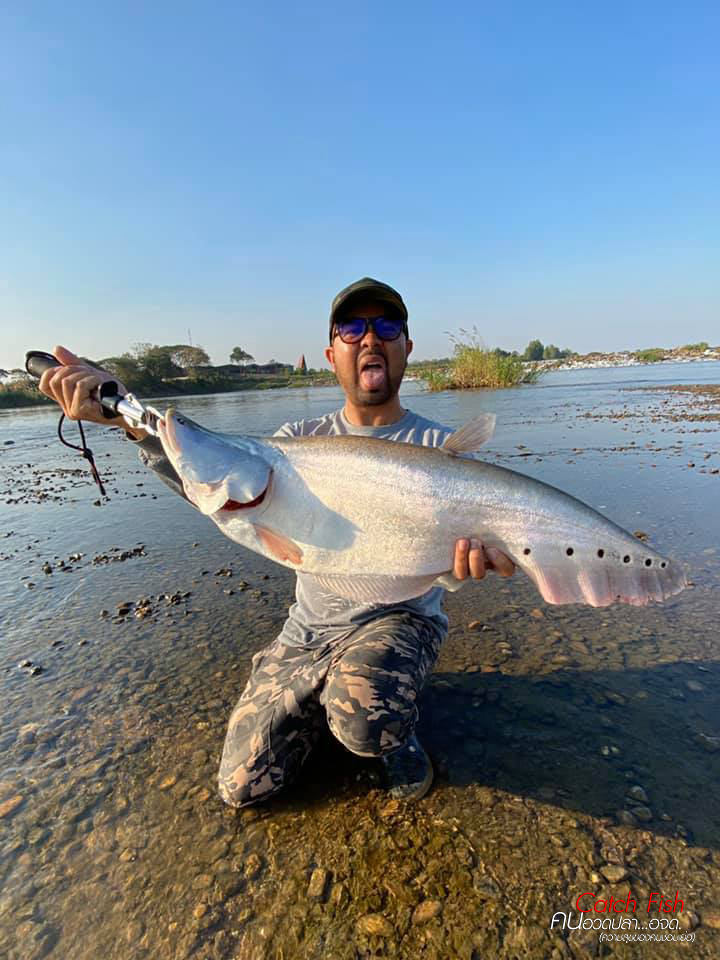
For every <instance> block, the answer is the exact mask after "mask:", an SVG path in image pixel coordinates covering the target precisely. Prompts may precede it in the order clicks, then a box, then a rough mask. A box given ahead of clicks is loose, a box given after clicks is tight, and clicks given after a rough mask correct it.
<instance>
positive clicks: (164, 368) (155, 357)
mask: <svg viewBox="0 0 720 960" xmlns="http://www.w3.org/2000/svg"><path fill="white" fill-rule="evenodd" d="M132 352H133V353H134V355H135V359H136V360H137V362H138V365H139V366H140V369H141V370H144V371H145V372H146V373H147V374H149V375H150V376H151V377H153V378H154V379H156V380H165V379H167V378H169V377H177V376H180V374H181V373H182V370H181V369H180V367H179V366H178V365H177V364H176V363H174V362H173V359H172V348H171V347H160V346H158V345H157V344H150V343H136V344H134V345H133V350H132Z"/></svg>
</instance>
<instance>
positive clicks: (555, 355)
mask: <svg viewBox="0 0 720 960" xmlns="http://www.w3.org/2000/svg"><path fill="white" fill-rule="evenodd" d="M493 352H494V353H496V354H497V355H498V356H499V357H520V359H521V360H535V361H537V360H564V359H565V357H572V356H573V355H574V351H573V350H570V349H569V348H568V347H566V348H565V349H564V350H561V349H560V348H559V347H556V346H555V344H554V343H549V344H548V345H547V346H543V343H542V341H541V340H531V341H530V343H529V344H528V345H527V346H526V347H525V350H524V351H523V353H518V351H517V350H513V351H512V352H510V351H509V350H502V349H501V348H500V347H496V348H495V350H494V351H493Z"/></svg>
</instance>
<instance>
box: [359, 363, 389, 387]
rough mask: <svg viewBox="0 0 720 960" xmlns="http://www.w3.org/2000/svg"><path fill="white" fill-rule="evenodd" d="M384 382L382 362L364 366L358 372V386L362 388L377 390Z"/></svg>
mask: <svg viewBox="0 0 720 960" xmlns="http://www.w3.org/2000/svg"><path fill="white" fill-rule="evenodd" d="M384 383H385V367H384V365H383V364H378V365H377V366H370V367H365V369H364V370H361V372H360V386H361V387H362V388H363V389H364V390H377V389H378V387H382V386H383V384H384Z"/></svg>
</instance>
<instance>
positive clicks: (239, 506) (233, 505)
mask: <svg viewBox="0 0 720 960" xmlns="http://www.w3.org/2000/svg"><path fill="white" fill-rule="evenodd" d="M269 489H270V484H268V485H267V487H265V489H264V490H263V492H262V493H261V494H260V496H259V497H255V499H254V500H249V501H248V502H247V503H240V501H239V500H226V501H225V503H224V504H223V505H222V506H221V507H220V510H252V508H253V507H259V506H260V504H261V503H262V502H263V500H264V499H265V497H266V495H267V492H268V490H269Z"/></svg>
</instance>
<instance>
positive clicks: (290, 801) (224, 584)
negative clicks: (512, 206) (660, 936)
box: [0, 391, 720, 960]
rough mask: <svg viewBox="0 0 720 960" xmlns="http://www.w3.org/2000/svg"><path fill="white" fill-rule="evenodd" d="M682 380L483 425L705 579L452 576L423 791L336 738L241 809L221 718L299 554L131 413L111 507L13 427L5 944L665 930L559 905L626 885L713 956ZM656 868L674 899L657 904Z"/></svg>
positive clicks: (268, 628)
mask: <svg viewBox="0 0 720 960" xmlns="http://www.w3.org/2000/svg"><path fill="white" fill-rule="evenodd" d="M688 396H689V398H690V402H692V393H690V394H688V395H685V393H684V392H681V391H676V392H673V391H667V392H666V393H664V394H652V395H647V394H645V395H641V394H637V393H636V394H633V396H632V397H628V395H626V394H623V393H621V392H620V391H617V393H616V395H615V396H614V397H613V398H612V402H611V403H610V404H609V406H607V407H596V408H594V409H593V410H585V411H584V412H586V413H590V414H592V416H591V417H588V418H587V419H585V420H582V419H580V417H581V416H582V413H581V412H580V413H579V412H578V408H576V407H572V406H567V407H563V406H562V405H558V406H557V407H556V408H555V409H552V410H551V411H549V413H548V417H549V419H550V420H551V421H552V423H551V428H550V427H548V428H547V429H545V430H544V432H543V431H541V430H539V428H538V429H537V430H534V429H533V427H532V425H530V426H529V427H528V430H527V431H526V432H523V433H522V435H520V436H519V438H517V440H516V442H514V443H510V442H505V443H503V442H498V443H497V444H495V445H493V444H491V445H490V447H491V448H490V449H489V450H488V457H489V458H490V459H494V460H496V462H499V463H502V464H504V465H509V466H511V467H513V468H516V469H519V470H522V471H524V472H527V473H533V474H534V475H537V476H542V477H543V478H544V479H549V480H550V481H551V482H556V483H560V485H562V486H564V487H565V488H566V489H571V490H572V492H578V493H580V494H583V495H586V497H587V499H588V500H590V502H593V503H594V505H595V506H597V507H604V506H605V505H606V504H607V505H608V506H609V507H611V509H609V510H608V513H609V515H612V516H613V517H614V518H616V519H618V520H619V521H620V522H622V523H624V525H626V526H628V528H629V529H637V532H638V533H641V532H642V533H646V534H649V535H650V538H651V540H654V541H655V542H656V543H657V544H658V545H659V546H661V547H662V548H663V549H664V550H666V552H668V553H670V554H671V555H673V556H674V557H676V558H678V559H681V560H682V561H683V562H684V563H685V564H686V565H687V569H688V573H689V576H690V578H691V580H692V587H691V588H690V589H689V590H687V591H686V592H685V593H683V594H682V595H680V596H679V597H677V598H675V599H674V600H673V601H672V602H670V603H668V604H666V605H664V606H662V607H651V608H645V609H636V608H629V607H613V608H610V609H606V610H591V609H589V608H584V607H581V608H576V607H549V606H547V605H545V604H544V603H543V602H542V601H541V600H540V598H539V596H538V595H537V593H536V592H535V591H534V589H533V588H532V586H531V585H530V584H529V583H528V582H527V581H525V580H524V578H522V577H521V576H516V577H515V578H513V580H512V581H510V582H507V583H506V582H502V581H499V580H497V579H493V578H490V577H489V578H488V579H487V580H486V581H485V582H483V583H482V584H477V585H471V586H469V587H467V588H464V589H463V590H462V591H460V593H458V594H455V595H451V596H449V597H448V600H447V602H446V609H447V611H448V614H449V616H450V620H451V630H450V635H449V637H448V641H447V642H446V644H445V645H444V648H443V650H442V653H441V656H440V660H439V662H438V664H437V667H436V670H435V672H434V673H433V675H432V678H431V680H430V682H429V684H428V687H427V689H426V691H425V693H424V695H423V701H422V705H421V720H420V725H419V733H420V736H421V739H422V740H423V742H424V743H425V744H426V746H427V748H428V751H429V752H430V754H431V756H432V758H433V761H434V764H435V768H436V781H435V785H434V787H433V789H432V791H431V793H430V794H429V795H428V796H427V797H426V798H425V799H424V800H423V801H422V802H420V803H419V804H417V805H415V806H410V805H405V804H401V803H397V802H394V801H391V800H389V799H388V797H387V796H386V795H385V794H384V793H383V791H382V790H381V789H380V786H379V783H378V777H377V770H376V768H375V766H374V765H373V764H372V763H369V762H367V761H363V760H361V759H360V758H356V757H353V756H352V755H350V754H348V753H347V752H346V751H344V750H343V749H342V748H341V747H340V746H339V745H337V744H335V743H334V742H333V741H332V738H331V737H330V736H329V735H328V737H327V739H326V742H324V743H323V744H322V745H321V746H320V747H319V748H318V749H317V751H316V753H315V755H314V756H313V758H312V759H311V761H310V763H309V764H308V766H307V768H306V769H305V771H304V774H303V776H302V777H301V779H300V781H299V782H298V783H297V784H296V785H295V786H293V787H291V788H289V789H288V790H287V791H286V792H285V793H283V794H281V795H280V796H278V797H277V798H275V799H273V800H271V801H270V802H268V803H266V804H264V805H262V806H258V807H256V808H249V809H247V810H245V811H232V810H230V809H229V808H226V807H224V806H223V804H222V803H221V801H220V800H219V799H218V797H217V795H216V791H215V775H216V769H217V765H218V762H219V756H220V750H221V747H222V741H223V737H224V732H225V724H226V722H227V717H228V715H229V712H230V710H231V709H232V706H233V704H234V702H235V700H236V699H237V696H238V695H239V692H240V690H241V689H242V686H243V684H244V682H245V679H246V677H247V674H248V670H249V660H250V656H251V654H252V653H253V652H254V651H255V650H257V649H259V648H260V647H261V646H263V645H264V644H265V643H266V642H267V641H268V640H269V639H270V638H271V637H272V636H274V635H275V634H276V633H277V631H278V630H279V628H280V626H281V624H282V621H283V619H284V617H285V615H286V611H287V606H288V604H289V602H290V601H291V598H292V589H293V578H292V576H291V575H290V574H289V573H288V572H287V571H285V570H283V569H281V568H280V567H278V566H276V565H274V564H271V563H269V562H266V561H264V560H262V559H261V558H258V557H256V556H254V555H252V554H249V553H247V552H243V551H241V550H239V549H238V548H237V547H236V546H235V545H233V544H231V543H230V542H229V541H226V540H224V539H223V538H222V537H221V536H220V535H219V534H218V533H217V532H216V531H215V530H214V528H212V527H211V526H210V525H209V524H208V523H207V521H204V520H203V518H201V517H199V516H197V515H196V514H195V513H194V512H193V511H192V510H191V509H190V508H188V507H186V506H185V505H184V504H181V503H179V502H178V501H177V500H176V499H175V498H173V497H172V495H171V494H169V493H168V492H167V491H165V489H164V488H163V487H162V486H161V485H160V484H159V483H158V482H157V481H156V480H155V479H154V478H153V477H152V476H150V475H148V474H146V473H144V472H143V471H142V470H141V468H140V467H139V466H138V465H137V462H136V461H135V459H134V451H132V449H130V445H129V444H126V443H119V442H118V441H117V439H116V438H115V437H113V436H112V435H111V432H110V431H104V432H103V433H101V434H98V436H97V438H93V441H92V446H93V448H94V449H95V450H96V452H97V453H98V454H99V457H98V459H99V462H100V464H101V467H102V470H103V473H104V475H105V476H106V477H107V478H108V480H109V481H110V483H109V485H108V490H109V493H110V500H108V501H102V500H100V501H99V506H94V504H95V502H96V501H98V496H97V493H96V492H95V491H94V488H93V487H92V484H91V482H90V481H89V479H88V477H87V474H86V473H85V472H84V470H83V468H79V467H78V461H77V460H76V459H75V458H74V456H73V455H72V454H70V453H69V452H68V453H66V452H65V451H64V450H63V449H62V448H60V447H59V446H50V445H49V444H50V439H51V438H50V433H48V436H47V438H44V437H40V438H39V439H38V441H37V444H36V445H35V446H33V444H32V443H31V444H30V445H29V446H25V447H24V448H23V451H22V454H21V453H20V452H19V451H14V452H13V451H12V450H11V448H8V449H7V450H3V448H2V447H0V451H2V452H3V453H5V454H7V455H6V456H5V458H4V459H0V500H2V501H3V506H2V509H3V513H2V517H3V521H4V525H3V527H2V529H0V538H1V539H0V589H2V591H3V615H2V617H3V618H2V638H3V647H2V649H3V672H2V684H3V698H2V704H3V706H2V710H3V724H2V732H1V733H0V738H1V740H0V742H1V744H2V758H3V763H2V767H3V769H2V773H0V835H2V853H1V858H2V859H1V862H2V876H3V885H2V894H1V895H0V925H1V927H0V928H1V930H2V935H3V938H4V939H5V941H6V943H7V947H6V948H4V953H5V955H7V956H8V957H9V958H12V960H26V958H40V957H62V958H73V960H74V958H78V960H85V958H88V960H89V958H96V957H103V958H134V957H148V958H153V960H155V958H158V960H164V958H176V957H177V958H181V957H198V958H249V960H250V958H251V960H255V958H263V957H268V958H281V957H282V958H295V957H299V958H305V957H307V958H315V957H318V958H320V957H323V958H327V957H332V958H358V957H362V958H366V957H368V958H369V957H385V956H387V957H399V958H405V957H407V958H415V957H435V958H447V957H462V958H478V960H479V958H483V960H484V958H486V957H503V958H505V957H507V958H514V957H518V958H519V957H531V958H545V957H553V958H560V957H577V958H584V957H594V956H613V957H645V956H651V955H652V956H658V957H670V956H676V955H677V953H678V951H679V950H680V949H682V948H681V946H680V945H678V944H677V943H675V944H673V943H670V942H664V943H649V942H644V943H639V942H635V943H619V942H618V943H599V940H598V931H592V930H590V931H588V930H573V931H571V930H568V929H565V930H563V929H561V928H560V927H558V926H556V927H555V928H554V929H552V930H551V929H550V923H551V918H552V916H553V914H555V913H556V912H558V911H564V912H570V911H573V913H574V914H575V918H577V914H576V913H575V910H574V903H575V900H576V898H577V897H578V895H579V894H581V893H583V892H585V891H592V892H593V894H594V897H593V898H592V899H596V898H602V897H605V898H607V897H608V896H610V895H611V894H612V895H613V896H615V897H616V898H618V897H623V898H624V897H626V896H627V893H628V890H630V891H631V892H632V896H633V897H634V898H635V900H636V901H637V903H638V910H637V913H635V914H634V916H635V917H637V919H638V923H639V925H640V926H642V925H643V924H647V923H648V918H649V917H658V916H666V917H672V916H677V917H678V919H679V929H678V931H677V933H678V934H681V933H687V932H689V933H694V934H695V942H694V943H692V944H686V945H685V949H687V950H689V951H692V953H693V955H695V956H698V957H702V958H714V957H716V956H717V955H718V952H720V852H719V851H720V796H719V795H718V789H717V787H718V780H719V776H718V775H719V774H720V709H719V698H718V694H719V692H720V663H719V662H718V643H717V630H716V626H715V621H716V617H717V600H716V597H717V587H718V574H719V573H720V553H719V552H718V549H717V548H718V533H720V518H719V517H718V513H719V512H720V511H718V510H717V505H718V503H720V476H718V475H717V473H713V471H714V470H716V469H717V468H718V467H720V431H719V430H718V427H717V425H716V424H714V423H713V422H712V421H711V422H708V423H705V424H703V425H702V427H701V428H699V427H698V423H697V421H694V420H693V419H692V417H693V415H694V413H695V412H696V408H695V407H693V406H692V405H690V406H688V405H687V403H688ZM636 414H637V416H636ZM652 418H656V419H655V420H652ZM528 419H530V417H528ZM649 423H652V427H653V432H652V435H651V436H649V435H648V429H647V427H648V424H649ZM699 429H701V430H702V432H700V433H699V432H698V430H699ZM575 432H577V435H578V437H577V441H575V440H574V433H575ZM581 437H582V441H581V440H580V438H581ZM536 438H537V442H535V440H536ZM9 454H12V456H9ZM105 454H110V456H108V457H106V456H105ZM706 454H707V457H706ZM39 461H40V462H39ZM691 464H692V465H691ZM140 485H142V486H140ZM54 498H57V499H54ZM99 518H101V519H102V522H101V521H100V519H99ZM130 521H131V522H130ZM29 584H33V585H32V586H29ZM20 664H24V665H23V666H21V665H20ZM654 891H660V892H662V894H663V897H664V898H668V897H669V898H670V899H671V900H672V898H674V897H675V895H676V891H678V892H679V896H680V898H681V899H682V900H683V902H684V910H683V911H682V912H680V911H679V910H677V911H676V912H675V914H672V913H669V914H658V913H651V914H650V915H648V914H647V913H646V911H645V908H646V906H647V901H648V898H649V896H650V894H651V893H653V892H654ZM593 916H602V915H598V914H593ZM629 916H633V914H629ZM575 922H576V921H575ZM618 932H619V931H618ZM640 932H641V931H640ZM657 932H658V933H659V932H661V931H657Z"/></svg>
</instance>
